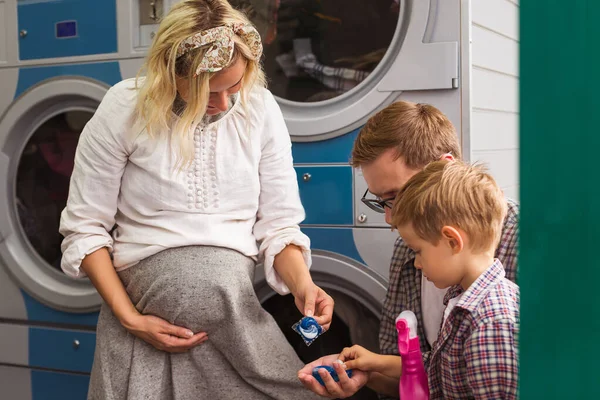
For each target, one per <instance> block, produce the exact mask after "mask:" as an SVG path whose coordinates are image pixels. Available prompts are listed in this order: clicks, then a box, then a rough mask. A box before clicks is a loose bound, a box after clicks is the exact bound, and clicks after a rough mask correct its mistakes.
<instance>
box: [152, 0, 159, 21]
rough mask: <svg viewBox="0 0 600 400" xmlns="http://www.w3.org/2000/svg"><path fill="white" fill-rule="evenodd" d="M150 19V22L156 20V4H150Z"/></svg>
mask: <svg viewBox="0 0 600 400" xmlns="http://www.w3.org/2000/svg"><path fill="white" fill-rule="evenodd" d="M150 19H151V20H152V21H157V20H158V15H157V14H156V2H154V1H152V2H150Z"/></svg>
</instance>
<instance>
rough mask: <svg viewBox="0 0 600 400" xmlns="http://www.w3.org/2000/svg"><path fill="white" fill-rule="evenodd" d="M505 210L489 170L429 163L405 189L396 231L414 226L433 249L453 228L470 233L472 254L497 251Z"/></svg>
mask: <svg viewBox="0 0 600 400" xmlns="http://www.w3.org/2000/svg"><path fill="white" fill-rule="evenodd" d="M506 210H507V205H506V200H505V198H504V195H503V194H502V191H501V190H500V188H499V187H498V185H497V184H496V181H495V180H494V178H492V176H491V175H490V174H489V173H487V170H486V168H485V167H483V166H481V165H475V164H467V163H464V162H462V161H448V160H443V161H436V162H432V163H430V164H428V165H427V166H426V167H425V168H424V169H423V170H422V171H420V172H419V173H417V174H416V175H414V176H413V177H412V178H411V179H410V180H409V181H408V182H407V183H406V185H404V187H403V188H402V189H401V190H400V192H399V193H398V195H397V197H396V202H395V204H394V208H393V209H392V226H394V227H399V226H404V225H406V224H412V227H413V229H414V231H415V233H416V234H417V235H418V236H419V237H420V238H422V239H423V240H426V241H428V242H430V243H434V244H437V243H438V241H439V239H440V238H441V231H442V228H443V227H444V226H447V225H449V226H453V227H455V228H459V229H461V230H463V231H464V232H466V234H467V235H468V237H469V241H470V245H471V247H470V248H471V250H472V251H475V252H484V251H488V250H490V249H495V248H496V247H497V245H498V242H499V241H500V236H501V234H502V226H503V222H504V217H505V216H506Z"/></svg>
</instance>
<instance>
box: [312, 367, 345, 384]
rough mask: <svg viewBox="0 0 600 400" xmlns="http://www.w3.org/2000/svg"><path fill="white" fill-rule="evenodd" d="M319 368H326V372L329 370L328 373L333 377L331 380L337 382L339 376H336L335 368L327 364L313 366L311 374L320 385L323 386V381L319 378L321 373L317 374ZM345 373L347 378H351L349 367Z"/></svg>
mask: <svg viewBox="0 0 600 400" xmlns="http://www.w3.org/2000/svg"><path fill="white" fill-rule="evenodd" d="M319 369H324V370H326V371H327V372H329V375H331V377H332V378H333V380H334V381H335V382H339V380H340V378H339V377H338V374H337V372H335V369H333V367H330V366H329V365H321V366H318V367H315V368H313V371H312V376H314V377H315V379H316V380H317V381H318V382H319V383H320V384H321V385H322V386H325V382H323V379H322V378H321V375H319ZM346 374H347V375H348V378H352V370H351V369H347V370H346Z"/></svg>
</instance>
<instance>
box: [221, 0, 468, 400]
mask: <svg viewBox="0 0 600 400" xmlns="http://www.w3.org/2000/svg"><path fill="white" fill-rule="evenodd" d="M230 3H232V4H233V5H234V6H236V7H238V8H239V9H242V10H244V11H245V12H246V13H247V15H249V17H250V18H251V19H252V21H253V22H254V24H255V25H256V26H257V28H258V30H259V31H260V33H261V36H262V38H263V42H264V48H265V58H264V66H265V71H266V73H267V77H268V80H269V89H270V90H271V91H272V92H273V94H274V95H275V96H276V98H277V100H278V102H279V105H280V107H281V109H282V111H283V114H284V117H285V120H286V123H287V126H288V129H289V131H290V134H291V136H292V143H293V144H292V152H293V157H294V164H295V168H296V172H297V177H298V183H299V188H300V196H301V199H302V203H303V205H304V207H305V210H306V219H305V221H304V222H303V224H302V225H301V228H302V230H303V231H304V232H305V233H306V234H307V235H308V236H309V237H310V239H311V246H312V249H313V266H312V269H311V273H312V276H313V279H314V280H315V282H316V283H317V284H318V285H320V286H321V287H323V288H324V289H325V290H326V291H327V292H328V293H330V294H331V295H332V297H333V298H334V299H335V301H336V307H335V310H334V320H333V323H332V325H331V329H330V331H329V332H327V333H326V334H325V335H323V336H322V337H321V338H320V339H319V340H317V341H315V342H314V343H313V344H312V345H311V346H310V347H306V346H304V344H303V343H302V342H301V341H300V340H299V338H296V337H295V336H294V333H293V332H289V326H288V325H290V323H293V322H295V321H294V319H295V318H298V317H299V314H298V313H297V311H296V310H295V307H294V304H293V300H292V299H291V298H288V299H287V301H286V302H283V301H282V300H281V299H279V298H278V297H276V296H275V294H274V293H273V291H272V290H270V289H269V287H268V285H267V284H266V282H265V280H264V277H262V276H259V277H258V278H257V293H258V295H259V298H260V299H261V301H262V302H263V305H264V306H265V308H266V309H267V310H269V311H270V312H271V313H272V314H273V315H274V316H275V319H276V320H277V321H278V322H279V324H280V327H281V328H282V330H283V331H284V333H286V334H287V335H288V340H289V341H290V343H292V345H293V346H294V347H295V349H296V351H297V352H298V354H299V355H300V357H301V358H302V359H303V360H304V361H306V362H309V361H312V360H314V359H316V358H318V357H320V356H322V355H323V354H331V353H335V352H337V351H339V350H341V348H343V347H344V346H349V345H352V344H361V345H363V346H365V347H367V348H369V349H372V350H375V351H377V350H378V331H379V320H380V316H381V307H382V303H383V300H384V298H385V294H386V290H387V286H388V276H389V266H390V261H391V256H392V253H393V248H394V241H395V240H396V239H397V233H395V232H392V231H391V229H390V227H389V226H388V225H387V224H386V223H385V221H384V215H383V214H379V213H377V212H375V211H373V210H371V209H370V208H369V207H367V206H366V205H365V204H364V203H363V202H362V201H361V199H362V198H363V196H365V195H367V196H369V194H368V191H367V186H366V183H365V181H364V179H363V177H362V175H361V171H360V170H359V169H354V168H352V167H351V166H350V165H349V158H350V153H351V149H352V145H353V142H354V139H355V138H356V135H357V134H358V131H359V130H360V128H361V127H362V126H363V125H364V123H365V122H366V121H367V119H368V118H369V117H370V116H372V115H373V114H374V113H376V112H377V111H379V110H381V109H382V108H384V107H385V106H387V105H389V104H391V103H392V102H394V101H398V100H407V101H412V102H423V103H429V104H432V105H434V106H436V107H437V108H439V109H440V110H441V111H442V112H444V113H445V114H446V115H447V116H448V117H449V118H450V120H451V121H452V122H453V123H454V125H455V127H456V129H457V132H458V135H459V139H460V140H461V142H462V143H463V148H464V149H465V152H466V153H467V152H468V128H469V113H470V112H469V85H468V82H469V77H468V75H469V28H468V27H469V25H470V20H469V2H468V1H461V0H370V1H364V0H328V1H320V0H231V1H230ZM353 398H355V399H358V398H360V399H371V398H373V399H375V398H376V396H375V394H374V393H373V392H371V391H369V390H367V389H364V390H363V391H361V392H359V393H358V394H357V395H355V396H354V397H353Z"/></svg>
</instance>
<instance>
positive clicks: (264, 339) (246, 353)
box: [88, 246, 320, 400]
mask: <svg viewBox="0 0 600 400" xmlns="http://www.w3.org/2000/svg"><path fill="white" fill-rule="evenodd" d="M254 270H255V263H254V261H253V260H251V259H250V258H248V257H245V256H244V255H242V254H240V253H238V252H236V251H233V250H230V249H225V248H217V247H204V246H194V247H181V248H174V249H169V250H165V251H163V252H161V253H158V254H156V255H154V256H151V257H149V258H147V259H145V260H143V261H142V262H140V263H139V264H137V265H135V266H133V267H131V268H129V269H127V270H125V271H122V272H120V273H119V277H120V278H121V280H122V281H123V284H124V285H125V288H126V290H127V293H128V294H129V297H130V298H131V300H132V301H133V304H134V305H135V306H136V308H137V309H138V311H140V312H141V313H142V314H151V315H156V316H158V317H161V318H163V319H165V320H167V321H168V322H170V323H172V324H175V325H178V326H182V327H185V328H188V329H191V330H192V331H193V332H194V333H196V332H207V333H208V340H207V341H206V342H204V343H202V344H200V345H198V346H197V347H195V348H193V349H191V350H189V351H187V352H185V353H180V354H172V353H167V352H163V351H160V350H157V349H156V348H154V347H153V346H152V345H150V344H148V343H146V342H144V341H143V340H141V339H139V338H137V337H135V336H134V335H132V334H130V333H129V332H128V331H127V330H126V329H125V328H123V326H122V325H121V324H120V323H119V321H118V320H117V319H116V317H115V316H114V315H113V313H112V312H111V310H110V309H109V308H108V306H106V304H104V305H103V306H102V309H101V311H100V317H99V320H98V327H97V337H96V352H95V355H94V365H93V368H92V376H91V380H90V387H89V393H88V399H108V400H116V399H144V400H147V399H156V400H169V399H174V400H187V399H194V400H197V399H210V400H218V399H228V400H230V399H286V400H294V399H313V398H315V399H316V398H320V397H318V396H316V395H314V394H313V393H312V392H310V391H308V390H306V389H304V387H303V386H302V385H301V383H300V382H299V380H298V378H297V372H298V370H299V369H300V368H302V367H303V363H302V362H301V361H300V359H299V358H298V356H297V355H296V353H295V352H294V350H293V349H292V347H291V346H290V345H289V343H288V342H287V340H286V339H285V337H284V335H283V333H282V332H281V331H280V330H279V327H278V326H277V324H276V322H275V321H274V319H273V318H272V317H271V315H270V314H269V313H267V312H266V311H265V310H264V309H263V308H262V306H261V305H260V302H259V301H258V299H257V297H256V295H255V293H254V289H253V286H252V281H253V277H254Z"/></svg>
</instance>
